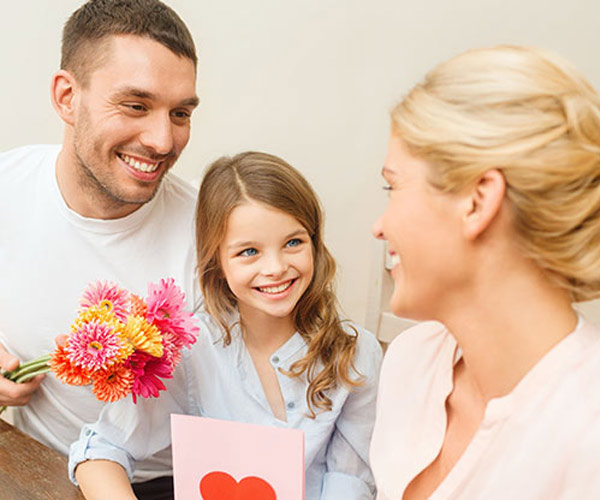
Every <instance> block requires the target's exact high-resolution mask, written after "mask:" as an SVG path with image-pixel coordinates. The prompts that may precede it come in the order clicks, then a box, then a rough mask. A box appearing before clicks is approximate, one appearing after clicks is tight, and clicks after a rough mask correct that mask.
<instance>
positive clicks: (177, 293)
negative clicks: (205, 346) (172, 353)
mask: <svg viewBox="0 0 600 500" xmlns="http://www.w3.org/2000/svg"><path fill="white" fill-rule="evenodd" d="M146 302H147V304H148V312H147V315H146V318H147V319H148V321H149V322H150V323H152V324H154V325H156V326H157V327H158V328H160V330H162V331H170V332H173V333H174V334H175V335H176V337H177V339H178V343H179V345H180V346H186V347H189V346H190V345H191V344H193V343H194V342H195V341H196V334H197V333H198V331H199V329H198V328H197V327H196V326H195V325H194V320H193V314H192V313H190V312H188V311H186V310H185V308H186V302H185V295H184V293H183V292H182V291H181V289H180V288H179V287H178V286H177V285H176V284H175V280H173V278H169V279H162V280H160V282H159V283H158V284H155V283H150V284H149V285H148V298H147V300H146Z"/></svg>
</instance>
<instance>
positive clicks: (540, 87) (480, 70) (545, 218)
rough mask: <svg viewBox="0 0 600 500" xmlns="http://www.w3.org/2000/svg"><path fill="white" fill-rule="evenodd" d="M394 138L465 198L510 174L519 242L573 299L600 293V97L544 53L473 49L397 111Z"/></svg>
mask: <svg viewBox="0 0 600 500" xmlns="http://www.w3.org/2000/svg"><path fill="white" fill-rule="evenodd" d="M391 118H392V132H393V133H395V134H396V135H397V136H398V137H400V138H401V139H402V140H403V141H404V142H405V143H406V144H407V145H408V147H409V148H410V150H411V151H412V152H413V153H414V154H415V155H416V156H419V157H421V158H423V159H425V160H426V161H427V162H428V163H429V166H430V169H429V173H428V174H429V180H430V183H431V184H432V185H433V186H435V187H437V188H439V189H441V190H444V191H448V192H458V191H460V190H462V189H464V188H466V187H468V186H470V185H471V184H472V183H473V182H475V180H476V179H477V178H478V177H479V176H480V175H482V174H483V173H484V172H485V171H487V170H490V169H497V170H499V171H500V172H502V174H503V175H504V178H505V180H506V184H507V195H506V196H507V198H508V200H509V201H510V205H511V208H512V211H513V214H514V220H515V223H516V228H517V232H518V235H519V243H520V245H521V247H522V249H523V250H524V252H525V254H526V255H528V256H529V257H530V258H532V259H533V260H535V261H536V262H537V263H538V265H539V266H540V267H541V268H542V269H544V270H545V271H546V272H547V274H548V276H550V277H551V279H553V280H554V282H555V283H556V284H557V285H558V286H560V287H562V288H564V289H566V290H568V291H569V293H570V295H571V298H572V300H574V301H578V300H589V299H592V298H595V297H597V296H598V295H599V292H600V98H599V97H598V94H597V93H596V91H595V90H594V89H593V88H592V86H591V85H590V84H589V83H588V82H587V81H586V80H585V79H584V78H583V77H582V76H581V75H579V73H578V72H577V71H576V70H575V69H573V68H572V67H571V65H570V64H568V63H567V62H565V61H563V60H561V59H560V58H558V57H556V56H554V55H551V54H548V53H546V52H545V51H542V50H540V49H535V48H530V47H518V46H497V47H490V48H481V49H474V50H470V51H467V52H464V53H463V54H460V55H458V56H456V57H454V58H453V59H450V60H449V61H446V62H444V63H442V64H440V65H439V66H437V67H436V68H434V69H433V70H432V71H431V72H430V73H429V74H428V75H427V76H426V77H425V80H424V81H423V82H422V83H419V84H418V85H416V86H415V87H414V88H413V89H412V90H411V91H410V93H409V94H408V95H407V96H406V97H405V98H404V99H403V100H402V102H400V103H399V104H398V105H397V106H396V107H395V108H394V109H393V110H392V112H391Z"/></svg>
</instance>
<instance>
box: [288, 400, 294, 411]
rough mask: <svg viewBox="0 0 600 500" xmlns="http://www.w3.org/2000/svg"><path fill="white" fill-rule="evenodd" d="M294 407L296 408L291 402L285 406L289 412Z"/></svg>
mask: <svg viewBox="0 0 600 500" xmlns="http://www.w3.org/2000/svg"><path fill="white" fill-rule="evenodd" d="M294 406H296V405H295V404H294V402H293V401H290V402H289V403H288V404H287V407H288V408H289V409H290V410H291V409H292V408H293V407H294Z"/></svg>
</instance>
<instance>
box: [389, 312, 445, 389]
mask: <svg viewBox="0 0 600 500" xmlns="http://www.w3.org/2000/svg"><path fill="white" fill-rule="evenodd" d="M455 350H456V341H455V340H454V337H452V335H451V334H450V332H449V331H448V330H447V329H446V327H445V326H444V325H443V324H441V323H438V322H436V321H425V322H422V323H418V324H416V325H415V326H413V327H411V328H408V329H406V330H404V331H403V332H401V333H400V334H398V336H396V338H395V339H394V340H393V341H392V342H391V343H390V345H389V346H388V348H387V349H386V353H385V358H384V360H383V365H382V378H386V377H391V378H393V379H396V378H397V377H399V376H401V375H402V374H404V373H411V374H416V373H424V372H427V371H429V370H431V369H432V367H433V366H436V365H437V361H438V360H439V359H440V358H442V357H446V356H448V357H450V356H453V355H454V353H455Z"/></svg>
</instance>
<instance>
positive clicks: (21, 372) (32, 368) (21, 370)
mask: <svg viewBox="0 0 600 500" xmlns="http://www.w3.org/2000/svg"><path fill="white" fill-rule="evenodd" d="M49 361H50V355H46V356H42V357H40V358H38V359H34V360H32V361H28V362H27V363H23V364H22V365H19V367H18V368H16V369H15V370H12V371H10V372H4V373H3V374H2V375H3V376H4V378H7V379H8V380H12V381H13V382H19V381H21V382H24V381H26V380H28V379H29V378H32V377H33V376H35V375H37V372H38V370H40V369H45V371H44V372H40V373H46V372H47V371H48V370H49V366H48V362H49ZM32 373H35V375H32V377H26V376H27V375H29V374H32ZM19 379H21V380H19Z"/></svg>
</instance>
